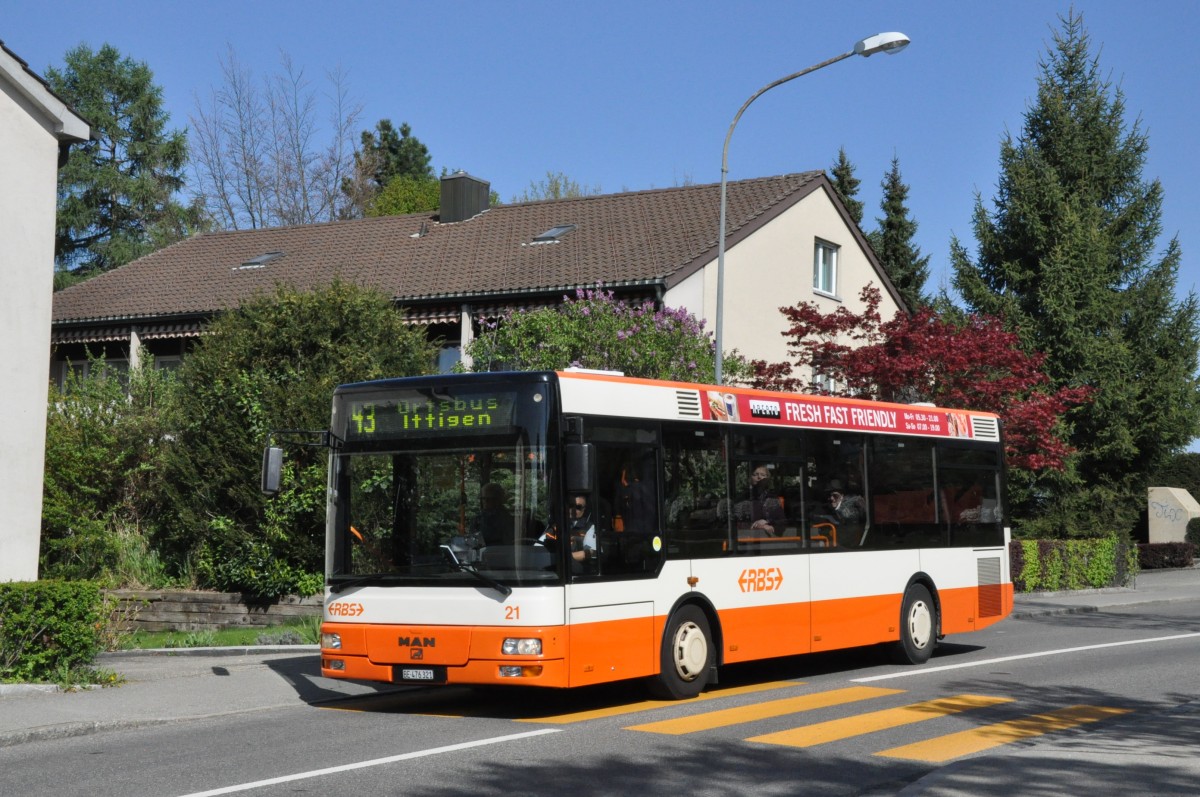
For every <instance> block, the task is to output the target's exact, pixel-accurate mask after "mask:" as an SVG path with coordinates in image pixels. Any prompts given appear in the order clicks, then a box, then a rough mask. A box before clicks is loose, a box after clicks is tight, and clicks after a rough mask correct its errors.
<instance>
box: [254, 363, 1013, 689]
mask: <svg viewBox="0 0 1200 797" xmlns="http://www.w3.org/2000/svg"><path fill="white" fill-rule="evenodd" d="M325 437H326V440H327V441H328V442H329V445H330V449H331V450H330V460H329V461H330V465H329V491H328V495H329V503H328V515H327V537H326V556H327V565H326V583H327V586H326V594H325V614H324V621H323V624H322V626H321V672H322V674H323V675H324V676H327V677H331V678H350V679H361V680H369V681H384V682H390V683H414V684H515V685H522V686H546V687H575V686H583V685H587V684H598V683H603V682H608V681H617V680H622V679H633V678H645V679H647V680H648V682H649V684H650V685H651V687H652V688H653V691H654V692H655V693H656V694H659V695H660V696H664V697H671V698H685V697H690V696H693V695H695V694H698V693H699V692H700V691H702V690H703V689H704V688H705V686H706V685H708V684H711V683H714V682H715V681H716V677H717V672H718V671H719V669H720V668H721V667H722V666H723V665H726V664H733V663H736V662H745V661H751V660H756V659H765V658H770V657H778V656H792V655H797V654H803V653H809V652H815V651H828V650H834V649H838V648H850V647H857V646H865V645H875V644H879V643H891V644H892V646H893V649H894V651H895V652H896V654H897V655H898V657H899V658H900V659H901V660H903V661H906V662H912V663H922V662H924V661H926V660H928V658H929V656H930V655H931V653H932V652H933V649H934V647H935V645H936V644H937V640H938V639H940V638H941V637H942V636H944V635H946V634H957V633H962V632H966V631H974V630H978V629H981V628H984V627H986V626H988V625H991V624H992V623H995V622H997V621H998V620H1000V619H1002V618H1003V617H1005V616H1006V615H1008V614H1009V612H1010V611H1011V608H1012V582H1011V577H1010V574H1009V565H1008V554H1007V543H1008V540H1009V536H1010V532H1009V529H1008V528H1007V527H1006V525H1005V511H1004V506H1003V502H1002V498H1003V495H1004V474H1003V451H1002V446H1001V430H1000V422H999V419H998V418H997V417H996V416H995V415H992V414H988V413H981V412H967V411H961V410H945V409H938V408H936V407H932V406H924V405H905V404H887V403H878V402H868V401H858V400H851V399H842V398H830V397H822V396H810V395H799V394H785V393H776V392H768V391H758V390H750V389H743V388H734V387H716V386H710V385H696V384H684V383H675V382H658V381H651V380H645V379H633V378H626V377H622V376H619V375H613V374H607V373H596V372H584V371H564V372H540V373H504V374H497V373H479V374H458V375H443V376H430V377H417V378H410V379H393V380H383V381H377V382H365V383H359V384H351V385H343V386H341V387H339V388H338V389H337V390H336V392H335V394H334V398H333V417H332V424H331V428H330V430H329V433H328V435H326V436H325ZM264 461H265V463H267V464H266V465H265V467H264V490H266V491H268V492H270V491H271V490H272V489H277V483H278V466H279V461H280V452H279V450H278V449H273V448H270V449H268V453H267V456H266V457H265V460H264ZM577 505H578V506H579V507H580V508H579V509H578V510H577V509H576V506H577Z"/></svg>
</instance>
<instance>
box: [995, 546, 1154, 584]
mask: <svg viewBox="0 0 1200 797" xmlns="http://www.w3.org/2000/svg"><path fill="white" fill-rule="evenodd" d="M1009 565H1010V567H1011V570H1012V579H1013V589H1015V590H1016V591H1017V592H1033V591H1050V592H1053V591H1058V590H1065V589H1087V588H1092V589H1096V588H1099V587H1110V586H1121V585H1124V584H1127V583H1129V582H1130V580H1131V579H1132V578H1133V576H1135V575H1136V574H1137V570H1138V553H1137V549H1136V548H1135V547H1134V546H1133V545H1131V544H1129V542H1128V541H1126V540H1124V539H1122V538H1121V537H1120V536H1119V535H1116V534H1111V535H1109V536H1107V537H1102V538H1098V539H1091V540H1014V541H1013V542H1012V544H1011V545H1010V546H1009Z"/></svg>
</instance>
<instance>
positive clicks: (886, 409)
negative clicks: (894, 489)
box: [701, 390, 975, 438]
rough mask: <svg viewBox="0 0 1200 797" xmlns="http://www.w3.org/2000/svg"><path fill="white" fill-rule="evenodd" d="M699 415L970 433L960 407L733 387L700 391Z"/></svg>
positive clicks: (952, 434)
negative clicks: (767, 394) (778, 394)
mask: <svg viewBox="0 0 1200 797" xmlns="http://www.w3.org/2000/svg"><path fill="white" fill-rule="evenodd" d="M705 399H706V400H705V401H703V402H701V404H702V406H703V412H704V417H705V418H707V419H708V420H713V421H735V422H741V423H756V424H767V425H772V426H799V427H813V428H821V429H846V430H851V431H858V432H890V433H892V434H919V435H929V436H932V437H960V438H972V437H974V436H975V435H974V431H973V429H972V427H971V416H970V414H969V413H967V412H963V411H960V410H943V409H936V408H933V407H918V406H904V405H896V404H874V403H871V402H869V401H854V400H852V399H835V400H821V399H805V398H799V397H792V398H779V399H774V398H771V399H767V398H763V397H762V394H758V395H755V396H748V395H745V394H741V393H737V392H734V391H722V390H708V391H705Z"/></svg>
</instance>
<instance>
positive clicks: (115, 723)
mask: <svg viewBox="0 0 1200 797" xmlns="http://www.w3.org/2000/svg"><path fill="white" fill-rule="evenodd" d="M169 722H175V720H166V719H140V720H112V721H103V720H98V721H92V722H64V723H60V724H58V725H45V726H42V727H39V728H27V729H24V730H19V731H5V732H3V733H0V748H4V747H16V746H17V745H20V744H26V743H28V742H45V741H51V740H54V739H71V738H74V737H76V736H90V735H92V734H94V733H102V732H104V731H120V730H132V729H135V728H145V727H149V726H152V725H166V724H167V723H169Z"/></svg>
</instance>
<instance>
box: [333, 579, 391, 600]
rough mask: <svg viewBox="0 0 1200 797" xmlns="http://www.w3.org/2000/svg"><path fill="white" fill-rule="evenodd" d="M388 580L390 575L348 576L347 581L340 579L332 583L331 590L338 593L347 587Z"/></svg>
mask: <svg viewBox="0 0 1200 797" xmlns="http://www.w3.org/2000/svg"><path fill="white" fill-rule="evenodd" d="M387 580H389V578H388V576H386V575H380V574H376V575H372V576H359V577H357V578H348V579H346V580H345V581H339V582H337V583H336V584H330V585H329V591H330V592H332V593H333V594H334V595H336V594H338V593H339V592H341V591H342V590H344V589H346V588H347V587H357V586H360V585H362V584H370V583H372V582H378V581H387Z"/></svg>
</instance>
